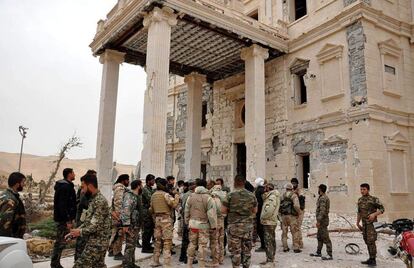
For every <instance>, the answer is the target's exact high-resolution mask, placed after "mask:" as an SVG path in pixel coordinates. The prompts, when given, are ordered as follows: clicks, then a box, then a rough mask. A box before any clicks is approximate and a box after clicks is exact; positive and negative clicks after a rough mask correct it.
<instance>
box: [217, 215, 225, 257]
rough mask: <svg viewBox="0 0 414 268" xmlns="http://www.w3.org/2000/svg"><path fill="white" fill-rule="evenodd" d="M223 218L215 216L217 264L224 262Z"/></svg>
mask: <svg viewBox="0 0 414 268" xmlns="http://www.w3.org/2000/svg"><path fill="white" fill-rule="evenodd" d="M224 236H225V230H224V219H223V218H222V219H220V218H217V251H216V252H217V257H218V262H219V264H222V263H223V262H224V250H225V247H224Z"/></svg>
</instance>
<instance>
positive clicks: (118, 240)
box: [109, 183, 126, 255]
mask: <svg viewBox="0 0 414 268" xmlns="http://www.w3.org/2000/svg"><path fill="white" fill-rule="evenodd" d="M125 189H126V187H125V186H124V185H123V184H122V183H116V184H115V185H114V186H113V188H112V190H113V198H112V211H113V212H117V213H121V209H122V200H123V196H124V193H125ZM123 241H124V233H123V232H122V228H121V223H120V221H119V220H116V219H115V218H112V231H111V239H110V242H109V251H110V252H112V254H114V255H117V254H119V253H121V252H122V243H123Z"/></svg>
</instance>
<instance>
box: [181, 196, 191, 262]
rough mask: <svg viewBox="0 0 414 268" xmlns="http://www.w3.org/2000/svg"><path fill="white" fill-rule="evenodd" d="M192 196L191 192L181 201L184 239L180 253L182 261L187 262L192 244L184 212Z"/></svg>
mask: <svg viewBox="0 0 414 268" xmlns="http://www.w3.org/2000/svg"><path fill="white" fill-rule="evenodd" d="M191 194H192V192H191V191H188V192H186V193H184V194H183V197H182V199H181V206H182V208H181V218H182V219H183V239H182V241H181V253H180V260H181V261H183V262H184V261H186V260H187V249H188V244H189V243H190V240H189V233H188V232H189V231H188V224H186V223H185V220H184V211H185V205H186V202H187V199H188V197H190V195H191Z"/></svg>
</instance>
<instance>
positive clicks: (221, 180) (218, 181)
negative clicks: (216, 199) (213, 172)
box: [216, 178, 224, 187]
mask: <svg viewBox="0 0 414 268" xmlns="http://www.w3.org/2000/svg"><path fill="white" fill-rule="evenodd" d="M216 184H217V185H221V187H223V186H224V180H223V179H222V178H217V179H216Z"/></svg>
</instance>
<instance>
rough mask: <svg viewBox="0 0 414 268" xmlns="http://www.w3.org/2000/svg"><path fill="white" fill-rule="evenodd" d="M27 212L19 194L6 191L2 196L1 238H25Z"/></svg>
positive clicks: (0, 209)
mask: <svg viewBox="0 0 414 268" xmlns="http://www.w3.org/2000/svg"><path fill="white" fill-rule="evenodd" d="M25 231H26V212H25V210H24V205H23V202H22V200H21V199H20V196H19V194H18V193H15V192H14V191H13V190H12V189H10V188H9V189H6V190H5V191H4V192H2V193H1V195H0V236H8V237H16V238H23V235H24V233H25Z"/></svg>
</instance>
